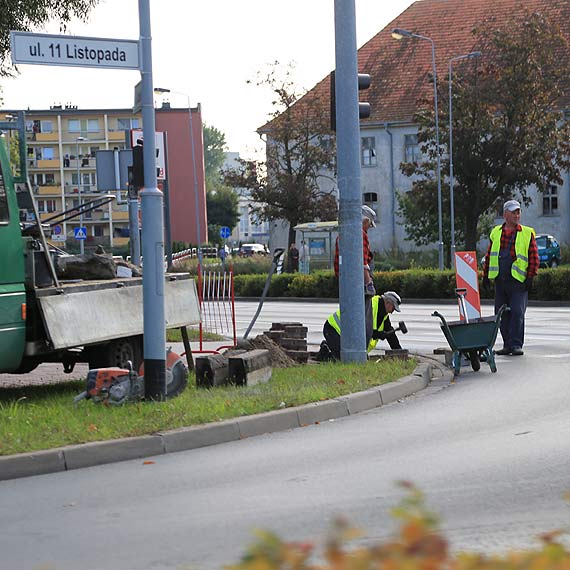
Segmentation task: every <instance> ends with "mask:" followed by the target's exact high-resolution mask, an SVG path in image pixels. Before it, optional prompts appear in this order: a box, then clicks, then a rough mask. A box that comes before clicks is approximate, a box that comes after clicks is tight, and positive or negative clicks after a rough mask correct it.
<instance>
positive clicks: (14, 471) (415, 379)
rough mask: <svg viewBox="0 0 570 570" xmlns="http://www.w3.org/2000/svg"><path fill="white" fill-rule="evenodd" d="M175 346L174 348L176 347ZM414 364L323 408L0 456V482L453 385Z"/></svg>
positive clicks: (313, 420) (441, 371) (201, 442)
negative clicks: (440, 384)
mask: <svg viewBox="0 0 570 570" xmlns="http://www.w3.org/2000/svg"><path fill="white" fill-rule="evenodd" d="M174 344H175V345H176V346H177V347H178V344H181V343H174ZM211 344H217V343H211ZM192 348H194V343H192ZM173 350H175V347H174V346H173ZM181 352H183V349H182V351H181ZM419 359H420V364H419V365H418V366H417V367H416V369H415V370H414V372H413V373H412V374H411V375H410V376H406V377H404V378H401V379H400V380H396V381H395V382H391V383H389V384H384V385H382V386H378V387H376V388H372V389H370V390H366V391H364V392H358V393H355V394H349V395H347V396H343V397H340V398H335V399H332V400H326V401H324V402H315V403H312V404H306V405H303V406H299V407H296V408H286V409H283V410H276V411H272V412H266V413H263V414H256V415H253V416H245V417H237V418H234V419H231V420H226V421H222V422H216V423H211V424H205V425H201V426H193V427H188V428H181V429H177V430H172V431H167V432H161V433H155V434H152V435H146V436H141V437H133V438H126V439H118V440H110V441H101V442H94V443H86V444H81V445H71V446H67V447H61V448H57V449H51V450H46V451H39V452H33V453H22V454H18V455H11V456H5V457H1V456H0V481H2V480H8V479H16V478H19V477H30V476H34V475H43V474H47V473H56V472H60V471H68V470H71V469H80V468H83V467H92V466H95V465H102V464H106V463H113V462H118V461H127V460H130V459H141V458H143V457H151V456H156V455H163V454H165V453H174V452H177V451H187V450H191V449H197V448H200V447H205V446H208V445H216V444H219V443H226V442H230V441H237V440H240V439H243V438H245V437H251V436H255V435H262V434H265V433H272V432H277V431H283V430H289V429H294V428H299V427H306V426H309V425H312V424H319V423H321V422H325V421H328V420H334V419H338V418H343V417H347V416H350V415H353V414H358V413H360V412H364V411H367V410H372V409H374V408H379V407H382V406H385V405H388V404H391V403H393V402H397V401H400V400H401V399H402V398H406V397H407V396H411V395H412V394H415V393H416V392H418V391H420V390H423V389H424V388H426V387H427V386H428V385H429V383H430V382H431V380H432V379H434V378H438V379H440V380H444V381H450V380H451V379H452V377H453V375H452V372H451V371H450V370H449V369H447V368H446V367H445V366H444V365H443V364H441V363H440V362H438V361H437V360H435V359H434V358H427V357H425V358H422V357H419Z"/></svg>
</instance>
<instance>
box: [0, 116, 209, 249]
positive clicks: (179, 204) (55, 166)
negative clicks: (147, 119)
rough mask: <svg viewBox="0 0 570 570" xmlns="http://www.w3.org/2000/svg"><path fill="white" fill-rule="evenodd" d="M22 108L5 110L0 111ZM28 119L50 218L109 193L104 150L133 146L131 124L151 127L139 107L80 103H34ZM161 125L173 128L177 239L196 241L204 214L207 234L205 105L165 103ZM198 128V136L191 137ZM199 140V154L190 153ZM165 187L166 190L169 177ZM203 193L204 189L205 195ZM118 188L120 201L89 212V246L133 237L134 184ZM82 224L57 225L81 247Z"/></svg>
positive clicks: (34, 174)
mask: <svg viewBox="0 0 570 570" xmlns="http://www.w3.org/2000/svg"><path fill="white" fill-rule="evenodd" d="M189 111H190V113H191V116H192V119H193V120H192V122H190V113H189ZM15 112H16V111H14V110H4V111H0V117H3V116H5V115H9V114H13V113H15ZM25 118H26V142H27V169H28V174H29V178H30V182H31V185H32V189H33V195H34V199H35V201H36V206H37V209H38V213H39V216H40V219H41V220H42V221H46V220H48V219H50V218H52V217H53V216H55V215H56V214H57V213H59V212H62V211H64V210H67V209H70V208H73V207H76V206H78V205H79V203H80V201H81V202H82V203H85V202H86V201H90V200H94V199H97V198H101V197H102V196H104V195H105V194H107V192H103V191H100V190H99V189H98V187H97V176H96V153H97V151H98V150H113V149H119V150H122V149H124V148H127V147H128V146H129V145H128V144H127V142H126V141H127V140H128V139H127V137H129V136H130V134H129V133H130V130H131V129H142V126H143V125H142V118H141V115H140V114H133V112H132V109H89V110H83V109H78V108H77V107H76V106H72V105H66V106H60V105H55V106H52V107H50V109H47V110H30V109H28V110H27V111H26V112H25ZM190 127H191V129H192V130H190ZM156 130H157V132H165V133H166V134H167V145H168V151H169V152H168V155H169V156H168V167H167V172H168V174H167V176H168V186H169V188H168V190H169V196H170V206H171V215H170V221H171V234H172V239H173V240H179V241H186V242H191V243H196V240H197V238H198V235H197V228H196V226H197V225H198V222H199V221H201V224H200V225H201V228H200V229H201V231H200V234H201V241H202V242H204V241H207V218H206V198H205V182H204V179H205V177H204V155H203V142H202V131H201V130H202V120H201V113H200V107H199V106H198V107H197V108H192V109H190V110H189V109H187V108H186V109H184V108H182V109H173V108H170V105H163V106H162V107H161V108H158V109H156ZM191 132H192V134H193V137H194V141H192V139H191V137H190V133H191ZM192 142H194V153H195V155H194V156H195V160H189V157H190V155H191V152H190V151H191V147H192ZM194 167H195V168H196V175H194V170H193V169H194ZM159 188H161V189H163V188H162V184H159ZM195 193H197V194H198V198H197V199H195ZM112 194H114V195H115V197H116V199H115V200H113V201H112V202H109V203H108V204H105V205H103V206H100V207H97V208H95V209H94V210H92V211H91V212H87V213H85V214H84V215H83V226H84V227H85V228H86V234H87V239H86V240H85V248H86V250H89V249H92V248H94V247H95V246H96V245H98V244H101V245H103V246H105V247H120V246H125V245H127V244H128V241H129V213H128V204H127V188H120V189H119V188H117V189H116V190H115V191H114V192H112ZM196 204H198V208H199V210H198V214H196ZM27 216H28V217H31V216H32V213H31V212H30V211H28V213H27ZM78 227H79V218H74V219H72V220H69V221H64V222H61V224H58V227H57V228H52V230H55V231H56V232H57V233H54V234H53V235H54V236H57V237H56V239H58V240H59V241H60V242H62V246H63V247H64V248H65V249H67V250H69V251H76V250H78V249H79V243H78V241H77V240H76V239H75V229H76V228H78Z"/></svg>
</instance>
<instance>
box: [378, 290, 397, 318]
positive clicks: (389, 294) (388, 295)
mask: <svg viewBox="0 0 570 570" xmlns="http://www.w3.org/2000/svg"><path fill="white" fill-rule="evenodd" d="M382 297H384V299H387V300H388V301H390V303H392V305H394V310H396V311H398V313H399V312H400V303H401V302H402V299H400V295H398V293H396V292H395V291H386V292H385V293H384V294H383V295H382Z"/></svg>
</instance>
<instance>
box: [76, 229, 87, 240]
mask: <svg viewBox="0 0 570 570" xmlns="http://www.w3.org/2000/svg"><path fill="white" fill-rule="evenodd" d="M73 231H74V233H75V239H87V228H85V227H83V228H75V229H74V230H73Z"/></svg>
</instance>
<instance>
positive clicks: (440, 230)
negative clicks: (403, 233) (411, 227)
mask: <svg viewBox="0 0 570 570" xmlns="http://www.w3.org/2000/svg"><path fill="white" fill-rule="evenodd" d="M427 39H428V40H429V41H430V42H431V58H432V64H433V98H434V107H435V146H436V160H437V226H438V239H439V241H438V244H437V245H438V251H439V256H438V257H439V270H440V271H443V268H444V263H443V219H442V218H443V206H442V201H441V159H440V156H439V112H438V105H437V68H436V65H435V42H434V41H433V40H432V39H430V38H427Z"/></svg>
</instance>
